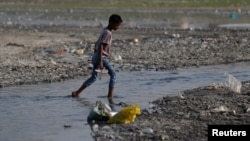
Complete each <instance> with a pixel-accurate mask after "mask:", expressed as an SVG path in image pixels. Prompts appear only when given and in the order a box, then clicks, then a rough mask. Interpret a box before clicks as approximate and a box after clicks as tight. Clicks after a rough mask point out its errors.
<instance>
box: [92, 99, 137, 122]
mask: <svg viewBox="0 0 250 141" xmlns="http://www.w3.org/2000/svg"><path fill="white" fill-rule="evenodd" d="M140 114H141V110H140V107H139V105H130V106H125V107H123V108H122V109H121V110H120V111H119V112H113V111H112V110H111V108H110V106H109V105H108V104H106V103H103V102H101V101H97V102H96V105H95V107H94V108H93V109H92V110H91V111H90V113H89V115H88V119H87V120H88V123H96V122H102V121H107V123H109V124H127V123H131V122H134V121H135V118H136V115H140Z"/></svg>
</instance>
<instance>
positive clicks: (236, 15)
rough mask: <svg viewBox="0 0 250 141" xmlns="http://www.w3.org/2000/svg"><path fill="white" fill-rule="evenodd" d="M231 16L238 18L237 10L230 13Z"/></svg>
mask: <svg viewBox="0 0 250 141" xmlns="http://www.w3.org/2000/svg"><path fill="white" fill-rule="evenodd" d="M230 18H231V19H233V20H235V19H237V18H238V14H237V13H236V12H232V13H231V14H230Z"/></svg>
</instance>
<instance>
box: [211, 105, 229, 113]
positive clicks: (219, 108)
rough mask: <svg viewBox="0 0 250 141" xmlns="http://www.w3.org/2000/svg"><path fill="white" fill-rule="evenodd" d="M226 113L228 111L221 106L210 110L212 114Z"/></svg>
mask: <svg viewBox="0 0 250 141" xmlns="http://www.w3.org/2000/svg"><path fill="white" fill-rule="evenodd" d="M228 111H229V109H228V108H227V107H225V106H223V105H222V106H220V107H217V108H214V109H212V112H228Z"/></svg>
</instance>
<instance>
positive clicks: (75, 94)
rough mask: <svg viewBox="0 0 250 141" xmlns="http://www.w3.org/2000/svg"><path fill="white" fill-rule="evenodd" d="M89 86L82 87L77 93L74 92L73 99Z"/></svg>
mask: <svg viewBox="0 0 250 141" xmlns="http://www.w3.org/2000/svg"><path fill="white" fill-rule="evenodd" d="M86 87H87V86H85V85H82V86H81V87H80V88H79V89H78V90H77V91H73V92H72V97H77V96H78V95H79V94H80V93H81V92H82V91H83V90H84V89H85V88H86Z"/></svg>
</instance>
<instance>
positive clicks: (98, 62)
mask: <svg viewBox="0 0 250 141" xmlns="http://www.w3.org/2000/svg"><path fill="white" fill-rule="evenodd" d="M121 23H122V18H121V16H120V15H117V14H113V15H111V16H110V17H109V24H108V26H107V27H106V28H104V29H103V31H102V33H101V34H100V36H99V39H98V40H97V41H96V43H95V51H94V54H93V56H92V63H93V71H92V75H91V77H90V78H88V79H87V80H86V81H85V82H84V83H83V84H82V86H81V87H80V88H79V89H78V90H76V91H73V92H72V97H77V96H78V95H80V93H81V92H82V91H83V90H84V89H85V88H87V87H88V86H90V85H91V84H93V83H94V82H95V81H96V79H97V77H98V72H100V70H101V71H102V70H103V69H104V68H105V69H106V70H108V74H109V76H110V81H109V91H108V98H112V97H113V93H114V86H115V81H116V73H115V70H114V69H113V67H112V66H111V64H110V63H109V59H108V57H109V55H110V48H111V43H112V30H117V29H118V28H119V27H120V25H121ZM99 69H100V70H99ZM98 70H99V71H98Z"/></svg>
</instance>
